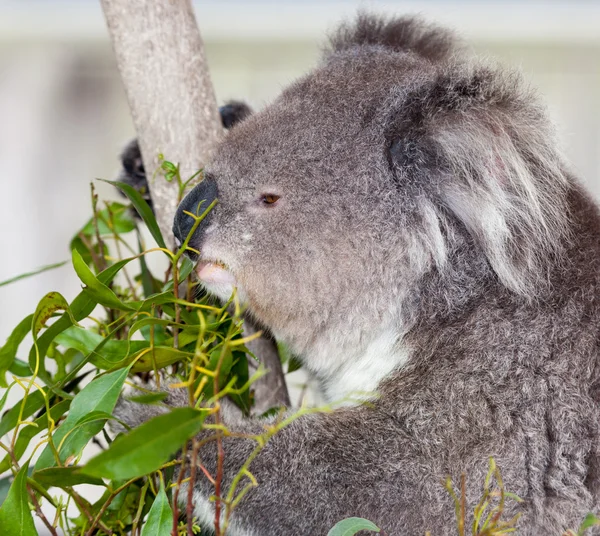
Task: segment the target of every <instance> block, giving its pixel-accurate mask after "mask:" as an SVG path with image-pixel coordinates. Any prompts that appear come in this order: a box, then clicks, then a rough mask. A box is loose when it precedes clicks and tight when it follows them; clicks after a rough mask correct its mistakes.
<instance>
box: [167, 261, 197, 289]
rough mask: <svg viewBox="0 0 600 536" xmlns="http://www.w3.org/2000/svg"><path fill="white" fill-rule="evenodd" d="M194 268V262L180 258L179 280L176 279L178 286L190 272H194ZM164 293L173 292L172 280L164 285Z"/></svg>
mask: <svg viewBox="0 0 600 536" xmlns="http://www.w3.org/2000/svg"><path fill="white" fill-rule="evenodd" d="M195 266H196V265H195V264H194V262H193V261H192V260H191V259H190V258H189V257H187V256H184V257H183V258H182V261H181V266H180V267H179V279H178V282H179V284H180V285H181V284H182V283H183V282H184V281H185V280H186V279H187V278H188V276H189V275H190V274H191V273H192V271H193V270H194V267H195ZM164 291H171V292H172V291H173V280H172V279H171V280H170V281H167V283H166V284H165V285H164V287H163V292H164ZM171 295H172V294H171Z"/></svg>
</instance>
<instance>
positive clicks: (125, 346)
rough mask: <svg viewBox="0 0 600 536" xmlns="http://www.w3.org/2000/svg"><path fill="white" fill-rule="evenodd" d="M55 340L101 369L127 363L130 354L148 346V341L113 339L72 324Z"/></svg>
mask: <svg viewBox="0 0 600 536" xmlns="http://www.w3.org/2000/svg"><path fill="white" fill-rule="evenodd" d="M56 342H57V343H59V344H61V345H62V346H64V347H65V348H74V349H75V350H79V351H80V352H81V353H82V354H85V355H86V356H88V355H89V361H91V362H92V363H93V364H94V365H96V366H97V367H99V368H101V369H111V368H113V367H121V366H125V365H126V364H128V363H129V362H130V361H131V359H130V357H131V356H132V355H135V354H136V353H138V352H140V351H142V350H144V349H146V348H149V347H150V343H149V342H148V341H128V340H124V341H113V340H110V339H109V338H108V337H102V335H100V334H98V333H94V332H93V331H90V330H88V329H84V328H80V327H75V326H72V327H70V328H68V329H65V330H64V331H63V332H62V333H61V334H60V335H57V337H56Z"/></svg>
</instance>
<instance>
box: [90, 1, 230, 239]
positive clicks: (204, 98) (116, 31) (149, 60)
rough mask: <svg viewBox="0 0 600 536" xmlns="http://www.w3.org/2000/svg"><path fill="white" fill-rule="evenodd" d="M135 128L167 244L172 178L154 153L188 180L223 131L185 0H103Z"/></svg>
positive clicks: (173, 206)
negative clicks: (168, 178) (162, 172)
mask: <svg viewBox="0 0 600 536" xmlns="http://www.w3.org/2000/svg"><path fill="white" fill-rule="evenodd" d="M101 2H102V7H103V9H104V14H105V16H106V21H107V24H108V29H109V31H110V35H111V39H112V43H113V47H114V50H115V54H116V56H117V64H118V66H119V71H120V73H121V77H122V79H123V84H124V85H125V91H126V93H127V98H128V100H129V107H130V109H131V114H132V116H133V123H134V125H135V129H136V131H137V133H138V141H139V144H140V149H141V151H142V157H143V160H144V167H145V169H146V176H147V177H148V179H149V180H148V183H149V188H150V195H151V197H152V201H153V203H154V207H155V211H156V219H157V221H158V224H159V226H160V229H161V231H162V233H163V236H164V237H165V240H166V241H167V243H168V244H171V245H173V234H172V230H171V227H172V225H173V217H174V215H175V210H176V208H177V184H175V183H174V182H171V183H169V182H167V181H166V180H164V178H163V177H162V175H160V174H156V173H155V172H156V169H157V167H158V164H159V162H158V155H159V154H162V155H164V157H165V158H166V159H168V160H170V161H171V162H174V163H179V165H180V169H181V177H182V178H183V179H184V180H186V179H187V178H189V177H190V176H191V175H193V174H194V173H195V172H196V171H198V170H199V169H201V168H202V166H203V165H204V163H205V162H206V161H207V159H208V157H209V155H210V151H211V149H212V148H213V147H214V146H215V143H216V142H217V140H218V138H219V137H220V136H221V134H222V132H223V128H222V126H221V120H220V118H219V111H218V108H217V101H216V99H215V95H214V91H213V87H212V84H211V81H210V76H209V73H208V68H207V66H206V58H205V56H204V45H203V43H202V39H201V37H200V32H199V31H198V25H197V24H196V19H195V17H194V12H193V9H192V5H191V2H190V0H152V1H142V0H101Z"/></svg>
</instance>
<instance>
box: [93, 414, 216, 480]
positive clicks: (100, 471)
mask: <svg viewBox="0 0 600 536" xmlns="http://www.w3.org/2000/svg"><path fill="white" fill-rule="evenodd" d="M205 417H206V412H203V411H200V410H197V409H194V408H176V409H174V410H172V411H170V412H169V413H165V414H163V415H159V416H157V417H154V418H153V419H150V420H149V421H147V422H145V423H144V424H142V425H141V426H139V427H138V428H134V429H133V430H132V431H130V432H129V433H128V434H126V435H123V436H119V437H117V439H115V440H114V441H113V442H112V443H111V445H110V447H109V448H108V449H107V450H105V451H104V452H101V453H100V454H99V455H98V456H96V457H95V458H92V459H91V460H90V461H89V462H88V463H87V465H86V466H85V467H83V468H82V471H84V472H85V473H87V474H89V475H92V476H97V477H100V478H113V479H117V478H118V479H122V480H129V479H131V478H136V477H139V476H142V475H146V474H148V473H151V472H153V471H156V470H157V469H159V468H160V467H161V466H162V465H163V464H164V463H165V462H167V461H168V460H169V457H170V456H172V455H173V454H175V452H177V450H179V449H180V448H181V447H182V446H183V444H184V443H185V441H186V440H187V439H189V438H190V437H192V436H193V435H195V434H196V433H198V432H199V431H200V429H201V428H202V422H203V421H204V418H205Z"/></svg>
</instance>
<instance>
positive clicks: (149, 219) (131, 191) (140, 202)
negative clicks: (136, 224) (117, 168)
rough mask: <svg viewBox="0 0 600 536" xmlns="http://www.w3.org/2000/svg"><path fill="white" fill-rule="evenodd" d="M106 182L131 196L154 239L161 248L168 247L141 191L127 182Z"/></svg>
mask: <svg viewBox="0 0 600 536" xmlns="http://www.w3.org/2000/svg"><path fill="white" fill-rule="evenodd" d="M101 180H104V179H101ZM104 182H107V183H108V184H112V185H113V186H116V187H117V188H119V189H120V190H121V191H122V192H123V193H124V194H125V195H126V196H127V197H128V198H129V201H131V204H132V205H133V206H134V207H135V209H136V210H137V211H138V214H139V215H140V217H141V218H142V220H144V223H145V224H146V225H147V226H148V230H149V231H150V234H151V235H152V237H153V238H154V240H156V243H157V244H158V245H159V246H160V247H161V248H164V249H168V248H167V245H166V244H165V241H164V239H163V236H162V233H161V232H160V228H159V227H158V223H156V218H155V217H154V212H152V209H151V208H150V206H149V205H148V203H146V201H145V200H144V198H143V197H142V196H141V195H140V193H139V192H138V191H137V190H136V189H135V188H133V187H131V186H129V184H125V183H124V182H118V181H107V180H104Z"/></svg>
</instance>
